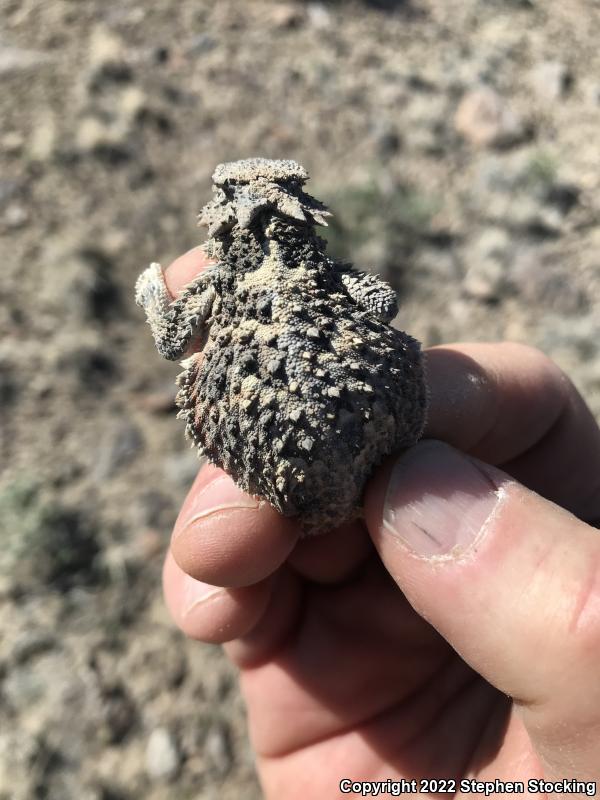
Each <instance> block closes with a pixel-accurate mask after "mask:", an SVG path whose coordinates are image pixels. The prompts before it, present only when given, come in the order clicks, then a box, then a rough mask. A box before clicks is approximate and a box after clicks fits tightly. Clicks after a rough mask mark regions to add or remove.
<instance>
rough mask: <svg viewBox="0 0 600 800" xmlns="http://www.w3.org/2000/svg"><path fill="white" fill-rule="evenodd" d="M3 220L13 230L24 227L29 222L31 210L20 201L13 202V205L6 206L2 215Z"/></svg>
mask: <svg viewBox="0 0 600 800" xmlns="http://www.w3.org/2000/svg"><path fill="white" fill-rule="evenodd" d="M2 221H3V222H4V224H5V225H6V227H7V228H10V229H11V230H16V229H17V228H24V227H25V225H27V223H28V222H29V212H28V211H27V209H26V208H25V207H24V206H22V205H19V204H18V203H11V205H9V206H8V207H7V208H6V210H5V212H4V214H3V216H2Z"/></svg>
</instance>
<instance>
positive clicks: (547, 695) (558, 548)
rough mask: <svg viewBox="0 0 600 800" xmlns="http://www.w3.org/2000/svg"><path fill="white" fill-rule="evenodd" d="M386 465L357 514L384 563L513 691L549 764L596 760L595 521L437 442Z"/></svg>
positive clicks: (442, 628) (477, 665)
mask: <svg viewBox="0 0 600 800" xmlns="http://www.w3.org/2000/svg"><path fill="white" fill-rule="evenodd" d="M383 477H384V480H383V481H380V482H379V485H376V486H374V487H371V489H370V490H369V494H368V496H367V503H366V514H367V524H368V526H369V529H370V532H371V536H372V538H373V540H374V542H375V545H376V547H377V549H378V551H379V553H380V555H381V558H382V560H383V563H384V565H385V567H386V568H387V570H388V571H389V572H390V574H391V575H392V577H393V578H394V580H395V581H396V583H397V584H398V585H399V587H400V588H401V589H402V591H403V592H404V593H405V595H406V597H407V598H408V600H409V602H410V603H411V604H412V605H413V607H414V608H415V610H416V611H417V612H418V613H419V614H420V615H421V616H422V617H424V618H425V619H426V620H427V621H428V622H429V623H430V624H431V625H433V626H434V627H435V628H436V629H437V630H438V631H439V633H440V634H441V635H442V636H443V637H444V638H445V639H446V640H447V641H448V642H449V643H450V645H451V646H452V647H453V648H454V649H455V650H456V651H457V653H459V655H460V656H462V658H463V659H464V660H465V661H466V662H467V663H468V664H469V665H470V666H471V667H472V668H473V669H474V670H476V671H477V672H478V673H480V674H481V675H482V676H483V677H484V678H485V679H486V680H487V681H489V682H490V683H491V684H492V685H493V686H495V687H497V688H498V689H499V690H500V691H501V692H504V693H506V694H508V695H510V696H512V697H513V698H514V700H515V704H516V706H517V707H518V708H519V709H520V711H521V713H522V716H523V721H524V723H525V726H526V727H527V729H528V731H529V733H530V736H531V738H532V741H533V743H534V745H535V747H536V749H537V751H538V754H539V755H540V757H541V758H542V760H543V761H544V762H545V763H546V766H547V768H548V772H549V773H553V772H556V774H557V775H560V774H561V773H562V774H563V775H564V774H565V773H564V770H567V771H569V770H570V771H571V772H572V771H573V770H575V771H576V772H577V771H578V770H579V772H580V773H581V776H582V777H583V775H584V774H585V772H586V769H587V766H586V765H590V764H595V765H597V764H599V763H600V681H599V680H598V667H599V665H600V536H599V535H598V531H596V530H595V529H594V528H592V527H590V526H588V525H586V524H585V523H583V522H581V521H580V520H578V519H576V518H575V517H574V516H572V515H571V514H569V513H568V512H566V511H564V510H563V509H561V508H559V507H558V506H556V505H554V504H553V503H551V502H549V501H547V500H544V499H543V498H542V497H540V496H539V495H537V494H535V493H534V492H531V491H529V490H527V489H525V488H524V487H523V486H521V485H520V484H518V483H517V482H516V481H514V480H513V479H511V478H510V477H509V476H508V475H506V474H505V473H503V472H502V471H500V470H499V469H496V468H495V467H491V466H488V465H487V464H484V463H482V462H480V461H478V460H477V459H474V458H471V457H469V456H466V455H463V454H462V453H460V452H459V451H457V450H454V449H453V448H451V447H449V446H448V445H445V444H443V443H441V442H437V441H433V440H430V441H423V442H421V443H420V444H418V445H416V446H415V447H414V448H412V449H411V450H409V451H407V452H406V453H405V454H404V455H402V456H401V457H400V459H399V460H398V461H397V462H396V463H395V464H394V465H393V466H392V467H390V468H388V471H387V474H385V475H384V476H383ZM597 769H598V768H597V766H596V767H595V770H596V771H597ZM596 777H597V776H596Z"/></svg>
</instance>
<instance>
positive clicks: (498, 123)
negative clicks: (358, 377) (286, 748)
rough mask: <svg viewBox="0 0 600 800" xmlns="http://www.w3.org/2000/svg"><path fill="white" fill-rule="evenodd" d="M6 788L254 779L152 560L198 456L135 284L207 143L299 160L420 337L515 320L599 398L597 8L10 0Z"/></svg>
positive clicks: (518, 330) (232, 699)
mask: <svg viewBox="0 0 600 800" xmlns="http://www.w3.org/2000/svg"><path fill="white" fill-rule="evenodd" d="M0 14H1V17H2V20H3V26H2V33H1V34H0V76H1V78H2V87H3V90H2V93H1V95H0V169H1V171H0V248H1V252H2V270H1V273H0V297H1V298H2V303H1V304H0V330H1V331H2V338H1V339H0V414H1V430H0V434H1V436H0V459H1V462H0V466H1V470H2V473H1V476H0V531H1V533H0V536H1V537H2V548H1V550H2V552H1V553H0V628H1V630H2V639H1V640H0V798H1V799H2V800H9V799H10V800H30V798H40V799H43V798H51V799H52V800H70V799H71V798H73V800H75V798H77V800H134V798H135V799H137V798H139V799H140V800H141V799H142V798H144V800H163V799H164V800H166V798H178V799H181V800H184V798H192V797H193V798H217V797H218V798H225V799H226V798H239V797H244V798H247V799H248V800H251V798H253V797H258V796H259V789H258V785H257V783H256V779H255V777H254V772H253V765H252V755H251V751H250V748H249V745H248V742H247V736H246V730H245V720H244V712H243V706H242V703H241V700H240V698H239V696H238V692H237V687H236V680H235V674H234V671H233V670H232V669H231V668H230V667H229V666H228V665H227V663H226V662H225V660H224V658H223V657H222V655H221V653H220V651H219V650H218V649H216V648H210V647H204V646H201V645H198V644H195V643H190V642H186V641H185V640H184V638H183V636H181V635H180V634H178V633H177V632H176V631H175V630H174V629H173V628H172V626H171V624H170V621H169V619H168V617H167V614H166V611H165V610H164V608H163V605H162V599H161V594H160V568H161V559H162V553H163V551H164V548H165V547H166V543H167V541H168V536H169V532H170V528H171V525H172V523H173V520H174V517H175V514H176V513H177V508H178V505H179V504H180V502H181V500H182V498H183V497H184V495H185V492H186V489H187V487H188V486H189V484H190V482H191V480H192V478H193V476H194V474H195V472H196V470H197V466H198V465H197V460H196V457H195V455H194V453H193V452H191V451H190V450H188V449H187V447H186V445H185V443H184V441H183V432H182V430H181V427H180V425H179V424H178V423H177V421H176V420H175V418H174V414H173V413H172V409H173V398H174V386H173V378H174V376H175V374H176V372H177V368H176V367H173V366H172V365H169V364H167V363H163V362H161V360H160V359H159V358H158V356H157V355H156V354H155V352H154V350H153V346H152V342H151V339H150V336H149V334H148V331H147V329H146V328H145V326H144V324H143V320H142V317H141V315H140V313H139V310H138V309H137V308H136V307H135V306H134V304H133V301H132V288H133V284H134V281H135V278H136V276H137V274H138V272H139V271H140V270H141V268H142V267H143V266H144V265H145V264H146V263H147V262H149V261H150V260H157V259H158V260H161V261H162V262H163V263H168V262H169V260H170V259H172V258H174V257H175V256H176V255H177V254H179V253H180V252H183V251H184V250H186V249H188V248H190V247H192V246H194V245H195V244H197V243H199V242H200V241H201V240H202V233H201V232H200V231H198V230H197V229H196V227H195V214H196V212H197V211H198V209H199V208H200V206H201V205H202V204H203V202H204V201H205V200H206V198H207V196H208V194H209V191H210V174H211V173H212V170H213V168H214V166H215V164H216V163H218V162H219V161H222V160H232V159H235V158H240V157H249V156H254V155H262V156H267V157H288V158H295V159H297V160H298V161H300V162H301V163H303V164H304V165H305V166H306V167H307V168H308V169H309V171H310V173H311V175H312V176H313V179H312V181H311V184H310V185H309V190H310V191H311V192H312V193H313V194H315V195H317V196H318V197H322V198H323V199H325V200H327V201H328V202H329V203H330V204H331V207H332V210H333V211H334V212H335V214H336V223H335V225H334V226H333V227H332V229H331V231H330V234H329V236H330V242H331V247H332V249H333V251H334V252H335V253H337V254H343V255H345V256H349V257H351V258H352V259H353V260H354V261H355V262H356V263H358V264H360V265H362V266H365V267H369V268H372V269H375V270H377V271H379V272H381V273H382V274H384V275H385V276H386V277H387V278H388V279H389V280H390V281H391V282H392V283H393V284H394V286H395V287H396V288H397V289H398V291H399V293H400V296H401V301H402V310H401V313H400V315H399V317H398V320H397V324H398V325H399V326H400V327H402V328H404V329H406V330H408V331H410V332H411V333H412V334H414V335H416V336H418V337H419V338H420V339H421V340H422V341H423V342H424V343H425V344H428V345H429V344H436V343H439V342H445V341H451V340H457V339H470V340H479V341H489V340H494V339H505V338H508V339H514V340H518V341H523V342H528V343H530V344H532V345H536V346H538V347H540V348H541V349H542V350H544V351H545V352H546V353H548V354H549V355H550V356H552V357H553V358H554V359H556V361H557V362H558V363H559V364H560V365H561V366H562V367H563V368H564V369H565V370H566V371H567V372H568V373H569V374H570V375H571V376H572V378H573V380H574V381H575V382H576V384H577V385H578V387H579V388H580V390H581V391H582V393H583V394H584V396H585V397H586V399H587V400H588V402H589V403H590V405H591V406H592V408H593V409H594V411H595V413H596V414H598V415H600V349H599V348H600V258H599V256H598V253H599V252H600V226H599V224H598V220H599V212H600V192H599V191H598V190H599V188H600V187H599V184H600V170H599V169H598V163H599V161H598V136H597V132H598V130H599V128H600V78H599V77H598V76H600V51H599V50H598V35H599V33H600V8H599V7H598V6H597V4H595V3H591V2H586V0H570V2H568V3H565V2H563V0H546V2H544V3H542V2H537V0H512V2H511V1H510V0H504V2H502V1H501V0H487V2H486V1H485V0H479V1H477V0H460V2H459V1H458V0H414V2H409V0H405V2H401V1H398V2H393V0H388V1H387V2H385V0H379V2H375V0H372V2H358V0H357V2H342V1H341V0H340V1H339V2H331V3H318V2H307V3H301V2H297V3H296V2H268V1H267V0H253V2H245V3H241V2H235V1H234V0H220V2H219V3H212V2H208V0H194V1H193V2H192V0H182V1H181V2H174V0H173V1H172V2H169V1H168V0H157V2H154V3H142V2H138V3H136V2H133V1H130V2H124V1H123V0H119V1H118V2H117V1H116V0H87V1H86V2H74V0H53V2H45V3H41V2H36V0H2V2H1V3H0Z"/></svg>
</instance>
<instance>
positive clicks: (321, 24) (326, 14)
mask: <svg viewBox="0 0 600 800" xmlns="http://www.w3.org/2000/svg"><path fill="white" fill-rule="evenodd" d="M306 14H307V17H308V21H309V23H310V25H311V26H312V27H313V28H315V29H316V30H318V31H324V30H327V29H328V28H330V27H331V25H332V23H333V19H332V16H331V11H329V9H328V8H327V7H326V6H325V4H324V3H308V4H307V6H306Z"/></svg>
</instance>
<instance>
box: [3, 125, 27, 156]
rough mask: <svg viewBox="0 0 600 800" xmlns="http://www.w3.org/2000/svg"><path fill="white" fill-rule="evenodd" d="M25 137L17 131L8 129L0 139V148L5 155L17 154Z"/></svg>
mask: <svg viewBox="0 0 600 800" xmlns="http://www.w3.org/2000/svg"><path fill="white" fill-rule="evenodd" d="M24 143H25V137H24V136H23V134H22V133H19V131H8V132H7V133H5V134H4V135H3V136H2V138H1V139H0V148H2V152H4V153H6V154H7V155H18V154H19V153H20V152H21V150H22V149H23V145H24Z"/></svg>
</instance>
